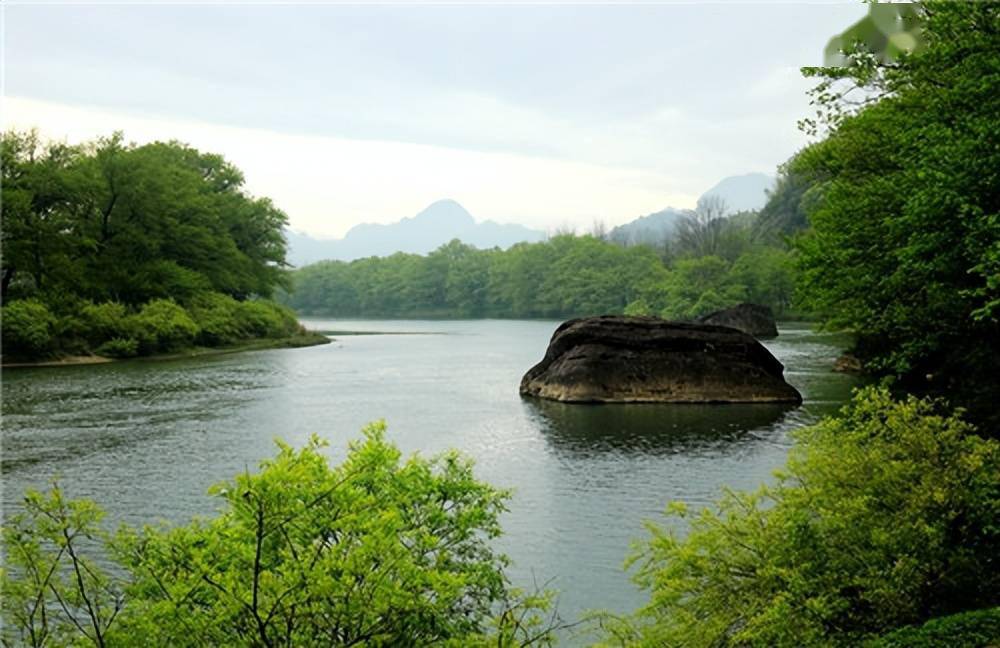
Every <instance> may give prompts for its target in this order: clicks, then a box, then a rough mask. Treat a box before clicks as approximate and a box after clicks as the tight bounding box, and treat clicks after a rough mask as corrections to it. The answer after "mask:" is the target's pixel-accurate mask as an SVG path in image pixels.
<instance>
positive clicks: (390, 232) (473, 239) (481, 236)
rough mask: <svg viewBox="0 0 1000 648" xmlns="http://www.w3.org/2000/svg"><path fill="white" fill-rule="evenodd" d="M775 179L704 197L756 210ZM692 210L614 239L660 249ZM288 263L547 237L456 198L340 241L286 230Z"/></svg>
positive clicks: (633, 224) (618, 232)
mask: <svg viewBox="0 0 1000 648" xmlns="http://www.w3.org/2000/svg"><path fill="white" fill-rule="evenodd" d="M774 182H775V179H774V177H773V176H769V175H767V174H764V173H748V174H746V175H740V176H730V177H728V178H723V179H722V180H720V181H719V182H718V184H716V185H715V186H713V187H712V188H711V189H709V190H708V191H706V192H705V193H704V194H702V196H701V197H702V198H705V197H707V196H718V197H719V198H722V199H723V200H724V201H725V202H726V204H727V205H728V207H729V211H730V213H734V212H738V211H745V210H756V209H760V208H761V207H763V206H764V203H766V202H767V193H766V192H767V190H768V189H770V188H771V187H772V186H774ZM686 213H688V210H685V209H677V208H674V207H667V208H665V209H662V210H660V211H658V212H654V213H652V214H647V215H645V216H640V217H639V218H636V219H635V220H633V221H630V222H628V223H625V224H624V225H619V226H618V227H615V228H613V229H612V230H611V231H610V232H609V235H608V236H609V238H610V239H611V240H612V241H615V242H617V243H620V244H622V245H637V244H642V243H645V244H649V245H657V244H660V243H662V242H663V241H664V240H666V239H669V238H670V237H671V236H672V235H673V233H674V230H675V228H676V227H677V222H678V221H679V220H680V219H681V218H682V217H683V216H684V215H685V214H686ZM285 236H286V238H287V240H288V255H287V256H288V261H289V263H291V264H292V265H294V266H296V267H302V266H304V265H308V264H310V263H315V262H316V261H322V260H325V259H336V260H340V261H353V260H354V259H362V258H365V257H372V256H389V255H391V254H395V253H396V252H408V253H411V254H427V253H428V252H432V251H433V250H436V249H437V248H439V247H440V246H442V245H444V244H445V243H447V242H449V241H451V240H452V239H459V240H460V241H462V242H463V243H467V244H469V245H473V246H475V247H477V248H480V249H488V248H493V247H500V248H508V247H510V246H512V245H514V244H516V243H521V242H525V241H527V242H535V241H542V240H545V238H546V233H545V232H543V231H541V230H536V229H531V228H530V227H526V226H524V225H516V224H504V223H497V222H495V221H483V222H481V223H477V222H476V220H475V219H474V218H473V217H472V215H471V214H470V213H469V212H468V211H467V210H466V209H465V208H464V207H462V206H461V205H460V204H458V203H457V202H455V201H454V200H448V199H445V200H439V201H437V202H435V203H432V204H431V205H430V206H428V207H427V208H426V209H424V210H423V211H421V212H420V213H418V214H417V215H416V216H410V217H407V218H403V219H402V220H400V221H397V222H395V223H388V224H379V223H361V224H359V225H355V226H354V227H352V228H351V229H349V230H348V231H347V234H345V235H344V238H342V239H319V238H314V237H312V236H309V235H308V234H303V233H299V232H295V231H292V230H287V231H286V232H285Z"/></svg>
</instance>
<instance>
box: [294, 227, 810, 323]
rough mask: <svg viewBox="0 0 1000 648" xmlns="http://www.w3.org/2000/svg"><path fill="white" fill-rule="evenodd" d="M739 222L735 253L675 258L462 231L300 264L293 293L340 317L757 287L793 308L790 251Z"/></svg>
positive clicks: (665, 306) (693, 302)
mask: <svg viewBox="0 0 1000 648" xmlns="http://www.w3.org/2000/svg"><path fill="white" fill-rule="evenodd" d="M729 229H733V230H734V231H736V230H738V231H740V232H742V233H741V234H740V235H739V236H738V237H737V238H738V239H739V240H741V241H743V243H740V244H739V245H738V246H735V245H729V243H727V242H726V241H730V239H727V238H725V237H723V244H722V245H721V247H720V249H721V250H723V251H725V252H726V253H727V254H728V253H730V252H735V256H733V257H732V258H731V259H730V258H722V257H714V256H710V257H697V256H692V255H688V254H685V255H680V253H679V251H678V257H679V258H676V259H675V260H673V261H672V262H670V263H669V264H668V265H665V264H664V262H663V260H662V259H661V258H660V257H659V255H658V253H657V252H656V251H655V250H653V249H652V248H650V247H647V246H645V245H636V246H631V247H622V246H620V245H617V244H614V243H610V242H607V241H602V240H598V239H596V238H594V237H592V236H579V237H577V236H572V235H561V236H556V237H553V238H552V239H550V240H548V241H545V242H541V243H522V244H519V245H515V246H514V247H512V248H510V249H509V250H506V251H501V250H477V249H476V248H474V247H472V246H469V245H465V244H463V243H460V242H458V241H452V242H451V243H449V244H447V245H445V246H442V247H441V248H439V249H438V250H435V251H434V252H432V253H431V254H429V255H427V256H418V255H413V254H394V255H392V256H390V257H386V258H370V259H359V260H357V261H352V262H350V263H346V262H342V261H324V262H320V263H317V264H313V265H310V266H307V267H305V268H302V269H300V270H298V271H296V272H295V273H294V274H293V282H294V291H293V292H292V293H291V294H290V295H288V297H287V301H288V303H289V304H291V305H292V306H293V307H294V308H296V309H297V310H302V311H306V312H312V313H321V314H325V315H333V316H339V317H351V316H390V317H407V316H409V317H412V316H428V315H430V316H450V317H576V316H585V315H600V314H607V313H622V312H625V311H626V308H628V307H630V305H632V306H633V307H634V308H641V309H642V312H644V313H648V314H656V313H661V312H663V313H665V316H667V317H671V318H688V317H694V316H697V315H701V314H703V312H704V308H706V307H707V304H708V303H711V304H713V305H720V304H721V306H722V307H725V306H732V305H733V304H736V303H738V302H740V301H745V300H746V299H747V298H757V297H759V298H760V299H764V300H767V301H764V302H762V303H764V304H765V305H768V306H771V307H772V309H774V310H775V312H777V313H783V312H786V311H787V309H788V308H789V305H790V301H791V284H792V281H793V273H794V268H793V266H792V265H791V264H790V263H786V262H785V261H786V260H787V259H788V258H789V254H788V252H787V251H786V250H785V249H784V248H783V246H781V245H777V246H775V245H751V244H750V243H749V228H748V227H746V228H745V227H744V226H743V225H742V224H739V223H737V224H734V225H727V231H728V230H729ZM733 240H735V239H733ZM744 243H745V244H744ZM737 248H738V249H737ZM758 260H759V261H761V262H762V264H763V265H762V266H761V268H760V269H759V270H758V269H757V268H756V266H755V265H754V264H756V263H757V261H758ZM744 281H746V282H750V283H749V284H743V283H741V282H744ZM709 290H712V291H714V292H713V294H710V295H708V296H706V297H705V298H704V299H702V294H703V293H706V292H707V291H709ZM699 302H700V304H701V305H700V306H699V305H698V304H699ZM634 308H633V310H632V311H630V312H634Z"/></svg>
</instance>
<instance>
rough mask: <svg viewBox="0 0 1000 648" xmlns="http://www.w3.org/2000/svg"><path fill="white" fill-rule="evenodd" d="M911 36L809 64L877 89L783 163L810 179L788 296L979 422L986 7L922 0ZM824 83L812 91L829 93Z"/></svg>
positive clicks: (988, 134)
mask: <svg viewBox="0 0 1000 648" xmlns="http://www.w3.org/2000/svg"><path fill="white" fill-rule="evenodd" d="M920 15H921V16H922V17H923V19H924V21H925V25H924V29H923V32H922V34H923V38H924V46H923V47H922V48H921V49H920V50H919V51H918V52H916V53H914V54H913V55H910V56H907V55H901V56H900V59H899V61H898V62H897V63H895V64H882V63H879V62H878V59H877V58H873V57H867V58H866V57H863V56H858V57H857V60H856V62H855V64H853V65H852V66H848V67H846V68H835V69H824V70H818V71H815V70H814V71H813V73H815V74H820V75H823V76H824V77H825V82H831V81H838V82H841V83H843V82H847V81H849V82H851V83H852V84H854V85H856V86H862V87H864V88H866V89H867V90H869V91H870V92H873V93H875V94H874V95H873V96H874V97H875V98H877V99H878V101H875V102H871V103H870V105H868V106H867V107H865V108H863V109H861V110H860V111H857V112H856V113H854V114H851V115H848V116H844V115H840V116H839V117H838V118H837V119H836V120H834V122H833V129H832V131H831V132H830V134H829V136H828V137H827V138H826V139H825V140H823V141H822V142H819V143H817V144H815V145H813V146H810V147H808V148H807V149H805V150H803V151H802V152H801V153H799V154H798V155H797V156H796V158H795V159H793V160H792V161H791V163H790V164H789V169H790V171H792V172H793V173H794V174H796V176H798V177H802V178H804V179H806V181H807V182H808V183H810V185H811V187H810V189H809V190H808V191H807V194H810V195H811V196H812V199H810V200H808V201H807V211H808V218H809V222H810V224H811V226H812V227H811V230H810V231H809V233H808V234H807V235H805V236H803V237H802V238H800V239H799V241H798V245H797V247H798V249H799V252H800V255H799V258H800V259H801V267H802V270H803V272H802V275H801V285H800V296H801V297H802V300H803V302H804V303H805V304H806V305H807V306H808V307H809V308H810V309H811V310H813V311H815V312H817V313H820V314H822V315H824V316H825V317H826V318H827V321H828V322H829V323H830V324H831V325H833V326H837V327H845V328H849V329H851V330H853V331H854V332H855V333H856V335H857V349H856V354H857V355H858V356H859V357H860V358H861V359H862V360H863V361H864V362H865V364H866V366H867V367H868V368H870V369H872V370H874V371H876V372H881V373H886V374H892V375H895V376H899V377H901V378H902V380H903V385H904V386H905V387H907V388H909V389H916V390H928V389H929V390H932V391H936V392H938V393H942V394H947V395H949V397H950V398H952V399H953V401H954V402H956V403H958V404H963V405H966V406H967V407H969V409H970V410H971V412H972V414H974V415H975V416H976V418H977V419H979V418H981V417H983V416H984V415H987V414H988V413H989V411H990V410H994V409H995V403H994V398H995V395H996V393H997V390H998V389H1000V380H998V377H1000V372H998V371H997V367H998V366H1000V175H998V174H1000V149H998V148H997V146H996V142H997V141H998V140H1000V93H998V92H997V90H996V89H997V87H998V86H1000V5H998V4H997V3H989V2H983V3H972V2H969V3H966V2H927V3H924V4H923V5H922V6H921V7H920ZM830 88H831V86H827V87H826V90H825V91H824V93H822V94H821V95H819V96H818V99H817V100H818V101H819V102H820V103H821V104H822V103H826V104H837V102H838V101H840V100H841V98H842V94H841V93H840V92H834V91H832V90H831V89H830Z"/></svg>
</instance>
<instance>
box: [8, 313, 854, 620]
mask: <svg viewBox="0 0 1000 648" xmlns="http://www.w3.org/2000/svg"><path fill="white" fill-rule="evenodd" d="M305 324H306V325H307V326H308V327H309V328H312V329H317V330H332V331H371V332H383V333H392V334H391V335H336V336H335V337H336V339H335V341H334V342H333V343H332V344H330V345H327V346H321V347H311V348H305V349H291V350H272V351H256V352H247V353H236V354H230V355H220V356H210V357H203V358H194V359H185V360H169V361H168V360H165V361H156V362H150V361H130V362H122V363H113V364H106V365H92V366H79V367H60V368H37V369H17V370H10V371H4V374H3V406H2V414H3V439H2V441H3V456H2V464H0V469H2V477H3V505H4V509H5V510H8V511H9V510H10V509H11V507H15V506H17V504H18V502H19V501H20V498H21V494H22V493H23V491H24V489H25V488H26V487H29V486H31V487H44V486H45V485H46V483H47V482H48V481H49V480H50V479H51V478H52V477H56V476H57V477H58V478H59V481H60V483H61V484H62V485H63V487H64V488H65V489H66V491H67V492H68V493H69V494H70V495H71V496H74V497H89V498H93V499H95V500H97V501H98V502H99V503H100V504H101V505H102V506H103V507H104V508H106V509H107V510H108V511H109V512H110V517H111V520H112V521H114V522H118V521H125V522H129V523H133V524H142V523H147V522H154V521H156V520H159V519H167V520H170V521H175V522H179V521H184V520H187V519H188V518H189V517H191V516H192V515H195V514H206V513H211V512H213V511H214V510H215V508H216V507H217V502H216V501H214V500H213V499H212V498H210V497H209V496H208V495H206V489H207V488H208V487H209V486H210V485H211V484H213V483H215V482H217V481H220V480H222V479H224V478H228V477H230V476H232V475H233V474H235V473H237V472H239V471H243V470H245V469H246V468H247V467H250V468H251V469H252V468H253V467H254V466H255V465H256V463H257V462H258V461H259V460H260V459H262V458H265V457H268V456H271V455H272V454H273V453H274V449H275V448H274V444H273V439H275V438H278V437H280V438H282V439H284V440H286V441H288V442H291V443H292V444H295V445H302V444H303V443H304V442H305V441H306V439H308V437H309V435H311V434H312V433H318V434H320V435H321V436H323V437H325V438H327V439H328V440H329V441H330V443H331V445H330V448H329V449H328V454H329V455H330V457H331V458H332V459H333V460H335V461H336V460H339V459H341V458H343V456H344V455H345V448H346V444H347V442H348V441H349V440H350V439H353V438H357V437H358V436H359V430H360V429H361V427H362V426H363V425H364V424H365V423H366V422H369V421H372V420H376V419H380V418H381V419H385V420H386V421H387V423H388V426H389V438H390V439H392V440H393V441H394V442H396V443H397V444H398V445H399V446H400V447H401V448H402V449H403V450H404V451H406V452H416V451H419V452H422V453H435V452H437V451H440V450H444V449H446V448H458V449H459V450H461V451H463V452H464V453H466V454H468V455H471V456H472V457H474V458H475V460H476V465H477V473H478V476H479V477H480V478H482V479H485V480H487V481H489V482H491V483H493V484H495V485H497V486H502V487H511V488H513V489H514V492H515V494H514V497H513V499H512V501H511V502H510V508H511V511H510V513H508V514H506V515H505V516H504V518H503V526H504V529H505V536H504V538H503V539H502V540H501V542H500V549H502V550H503V551H504V552H506V553H507V554H508V555H509V556H510V557H511V558H512V559H513V561H514V565H513V567H512V569H511V571H510V575H511V578H512V580H514V582H515V583H517V584H520V585H529V586H530V585H531V583H532V582H538V583H546V582H548V583H549V585H550V586H551V587H554V588H557V589H559V590H560V591H561V595H560V599H559V609H560V612H561V613H562V615H563V616H564V617H565V618H567V619H573V618H575V617H577V616H578V615H579V614H580V613H581V612H582V611H584V610H586V609H591V608H606V609H612V610H616V611H628V610H632V609H634V608H635V607H637V606H638V605H641V604H642V602H643V601H644V599H645V595H644V593H642V592H640V591H639V590H637V589H636V588H635V587H634V586H633V584H632V583H631V582H630V580H629V577H628V575H627V574H626V573H625V572H624V571H623V570H622V563H623V561H624V559H625V557H626V555H627V554H628V551H629V544H630V542H631V541H632V540H633V539H637V538H643V537H645V531H644V529H643V526H642V523H643V520H646V519H653V520H656V519H658V518H659V517H660V514H661V512H662V511H663V509H664V507H665V505H666V504H667V502H668V501H671V500H681V501H684V502H687V503H688V504H690V505H693V506H701V505H705V504H708V503H710V502H712V501H713V500H714V499H715V498H716V497H717V495H718V493H719V491H720V488H721V487H722V486H724V485H728V486H733V487H736V488H752V487H754V486H756V485H758V484H759V483H761V482H762V481H764V480H768V479H769V478H770V476H771V473H772V471H773V470H774V469H776V468H778V467H779V466H781V464H782V463H783V462H784V460H785V457H786V454H787V452H788V448H789V447H790V445H791V441H790V436H789V432H790V431H791V430H793V429H794V428H796V427H799V426H801V425H803V424H805V423H808V422H811V421H815V420H816V419H817V418H819V417H821V416H823V415H826V414H830V413H833V412H835V411H836V410H837V409H838V408H839V407H840V405H841V404H843V402H844V401H845V400H846V399H847V398H848V397H849V395H850V390H851V388H852V387H853V386H854V379H852V378H850V377H848V376H845V375H842V374H836V373H833V372H832V371H831V366H832V364H833V361H834V359H835V358H836V356H837V355H839V353H840V351H841V349H842V348H843V346H844V345H845V344H846V340H845V339H843V338H842V337H838V336H836V335H830V334H817V333H814V332H811V331H810V330H809V329H808V327H806V326H805V325H797V324H794V323H788V324H785V325H783V326H781V335H780V336H779V337H778V338H777V339H776V340H773V341H768V342H766V346H767V347H768V348H769V349H770V350H771V352H772V353H774V355H775V356H776V357H777V358H778V359H779V360H781V362H782V363H784V365H785V376H786V379H787V380H788V381H789V382H790V383H791V384H793V385H794V386H795V387H797V388H798V389H799V391H801V392H802V395H803V397H804V399H805V402H804V404H803V405H802V406H801V407H798V408H788V407H786V406H774V405H710V406H709V405H704V406H703V405H565V404H560V403H551V402H538V401H526V400H522V399H521V398H520V396H519V395H518V384H519V382H520V379H521V376H522V375H523V374H524V372H525V371H527V369H528V368H529V367H531V366H532V365H533V364H535V363H536V362H538V361H539V360H540V359H541V357H542V355H543V354H544V352H545V349H546V346H547V344H548V340H549V337H550V336H551V335H552V332H553V331H554V330H555V328H556V326H557V325H558V324H559V323H558V322H555V321H506V320H477V321H397V320H394V321H343V320H338V321H324V320H305Z"/></svg>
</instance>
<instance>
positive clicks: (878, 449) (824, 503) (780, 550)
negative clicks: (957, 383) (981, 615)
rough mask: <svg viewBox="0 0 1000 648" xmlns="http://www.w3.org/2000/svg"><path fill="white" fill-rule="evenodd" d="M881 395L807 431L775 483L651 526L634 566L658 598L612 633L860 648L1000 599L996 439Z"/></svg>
mask: <svg viewBox="0 0 1000 648" xmlns="http://www.w3.org/2000/svg"><path fill="white" fill-rule="evenodd" d="M973 432H974V430H973V428H972V427H971V426H970V425H969V424H967V423H965V422H964V421H962V420H961V418H960V417H959V416H958V415H952V416H941V415H938V414H936V413H935V404H934V403H932V402H930V401H926V400H918V399H916V398H914V397H912V396H911V397H908V398H907V399H905V400H902V401H898V402H896V401H893V400H892V398H891V397H890V395H889V394H888V392H887V391H885V390H884V389H874V388H869V389H866V390H863V391H861V392H859V393H858V394H857V395H856V396H855V399H854V401H853V404H852V405H851V406H849V407H848V408H845V410H844V411H843V412H842V416H841V418H834V419H827V420H824V421H823V422H821V423H819V424H817V425H814V426H812V427H807V428H804V429H802V430H800V431H799V432H798V433H797V440H798V443H797V445H796V446H795V447H794V448H793V450H792V452H791V455H790V458H789V461H788V465H787V468H786V469H785V470H784V471H783V472H782V473H779V474H778V475H777V478H778V479H777V483H776V484H774V485H772V486H763V487H761V488H760V489H759V490H758V491H756V492H751V493H741V492H734V491H727V492H726V493H725V495H724V496H723V497H722V499H721V500H720V501H719V502H718V503H717V506H716V508H715V509H714V510H710V509H706V510H703V511H701V512H699V513H691V512H689V511H688V510H687V509H686V507H684V506H683V505H681V504H677V505H674V506H673V507H672V508H670V509H669V513H670V514H672V515H674V516H676V517H678V518H680V519H681V520H684V521H686V522H687V523H688V524H689V532H688V535H687V537H686V539H683V540H682V539H680V537H679V536H678V535H677V534H676V533H675V532H674V531H668V530H664V529H662V528H660V527H658V526H656V525H653V524H650V525H649V529H650V532H651V534H652V537H651V538H650V539H649V540H648V541H646V542H645V543H644V544H643V545H641V546H640V547H639V549H638V551H637V553H636V554H635V555H634V556H633V558H632V560H631V564H632V565H633V566H635V567H636V568H637V572H636V576H635V578H636V581H637V582H638V583H639V584H640V585H641V586H642V587H644V588H646V589H648V590H649V591H650V594H651V598H650V602H649V603H648V605H647V606H646V607H645V608H644V609H642V610H641V612H640V614H639V618H638V621H637V623H636V624H634V625H631V626H629V625H627V624H626V625H624V626H619V627H616V628H613V629H614V635H615V636H617V637H618V638H619V639H621V638H622V637H629V636H631V637H632V638H633V639H634V640H635V641H637V642H638V643H640V644H642V645H652V646H672V645H677V646H680V645H684V646H725V645H767V646H802V645H844V646H853V645H858V643H859V642H861V641H862V640H864V639H866V638H871V637H873V636H876V635H879V634H882V633H884V632H885V630H886V629H891V628H897V627H900V626H903V625H907V624H912V623H920V622H923V621H925V620H927V619H930V618H933V617H936V616H940V615H945V614H949V613H953V612H957V611H961V610H967V609H975V608H979V607H983V606H990V605H996V604H997V603H998V593H1000V571H998V570H997V569H996V560H997V556H998V555H1000V528H998V527H997V524H996V520H997V519H1000V444H998V443H997V442H996V441H993V440H986V439H983V438H980V437H979V436H977V435H975V434H974V433H973Z"/></svg>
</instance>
